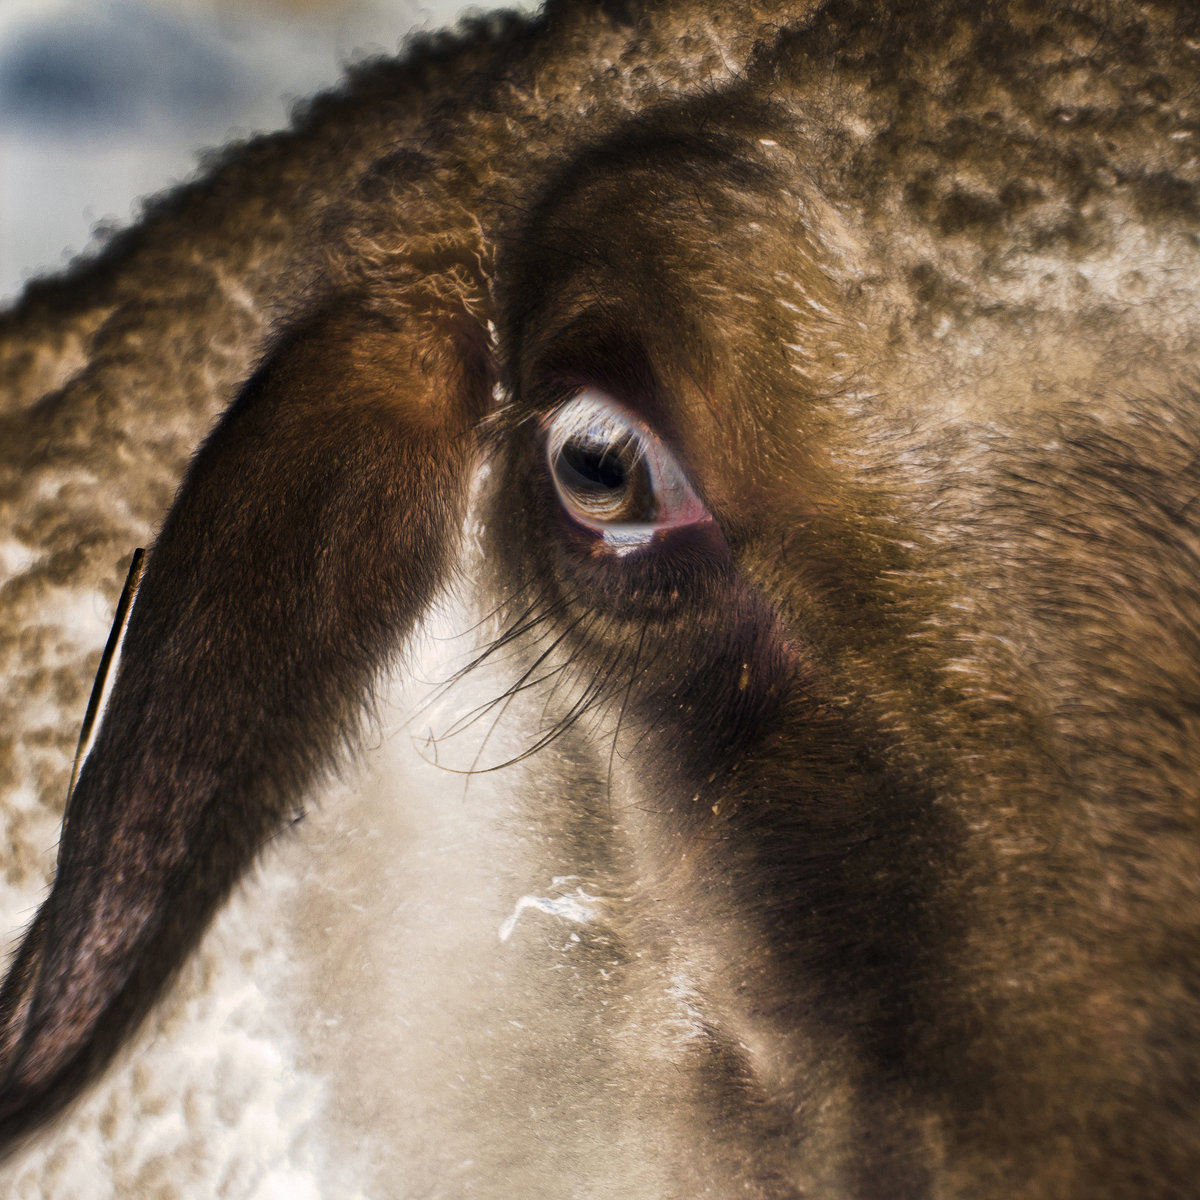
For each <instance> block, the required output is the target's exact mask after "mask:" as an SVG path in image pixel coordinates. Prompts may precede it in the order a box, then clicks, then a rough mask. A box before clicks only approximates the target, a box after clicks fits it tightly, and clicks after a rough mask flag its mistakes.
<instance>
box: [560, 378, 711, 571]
mask: <svg viewBox="0 0 1200 1200" xmlns="http://www.w3.org/2000/svg"><path fill="white" fill-rule="evenodd" d="M546 458H547V463H548V465H549V468H550V476H551V478H552V479H553V480H554V487H555V489H556V491H557V492H558V498H559V501H560V502H561V503H562V506H563V508H564V509H566V511H567V513H569V514H570V516H571V517H573V518H574V519H575V520H576V521H578V522H579V524H581V525H583V526H586V527H587V528H588V529H593V530H595V531H597V532H598V533H601V534H602V535H603V536H604V538H605V540H606V541H607V542H609V543H610V544H613V545H616V546H618V547H626V548H629V549H632V548H635V547H637V546H641V545H646V544H648V543H649V542H650V541H652V540H653V538H654V535H655V534H656V533H659V532H661V531H663V530H667V529H676V528H679V527H680V526H684V525H695V524H697V523H699V522H704V521H711V520H712V517H711V516H710V515H709V512H708V510H707V509H706V508H705V507H704V505H703V503H702V502H701V501H700V499H699V497H698V496H697V495H696V493H695V492H694V491H693V490H692V487H691V484H689V483H688V481H687V479H686V477H685V476H684V474H683V471H682V469H681V468H680V466H679V464H678V463H677V462H676V461H675V459H674V457H673V456H672V455H671V452H670V451H669V450H668V449H667V448H666V447H665V446H664V445H663V444H662V442H661V441H660V440H659V439H658V437H656V436H655V434H654V433H653V432H651V430H650V429H649V428H647V427H646V426H645V425H644V424H642V422H641V421H639V420H638V419H637V418H636V417H635V416H633V415H632V414H631V413H629V412H627V411H626V410H625V409H624V408H622V407H621V405H620V404H618V403H617V402H616V401H615V400H614V399H612V397H611V396H608V395H606V394H605V393H604V392H601V391H598V390H596V389H593V388H588V389H585V390H584V391H582V392H579V393H578V394H577V395H576V396H574V397H573V398H572V399H571V400H568V401H567V403H566V404H564V405H563V406H562V407H561V408H559V409H558V410H557V411H556V412H555V413H554V414H553V415H552V416H551V417H550V419H549V421H548V424H547V430H546Z"/></svg>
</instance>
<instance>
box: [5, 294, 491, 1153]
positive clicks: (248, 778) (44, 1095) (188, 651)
mask: <svg viewBox="0 0 1200 1200" xmlns="http://www.w3.org/2000/svg"><path fill="white" fill-rule="evenodd" d="M413 321H414V326H415V327H414V328H411V329H410V328H404V327H403V325H404V322H403V321H396V320H391V319H385V318H382V317H380V316H377V315H373V314H372V313H370V312H368V311H364V310H360V309H357V308H356V307H355V306H352V305H347V304H343V305H340V306H339V307H338V309H337V310H336V311H335V310H333V309H327V310H326V311H325V312H324V313H323V314H321V315H319V316H317V317H315V318H312V319H310V320H309V321H308V322H306V323H305V324H304V325H303V326H301V327H300V328H297V329H294V330H293V331H292V332H291V334H290V335H289V336H288V337H287V339H286V340H285V341H284V342H283V343H282V344H281V345H280V346H279V347H278V348H277V349H276V351H275V352H274V354H273V355H272V356H271V358H270V360H269V361H268V362H267V364H266V365H265V366H264V367H263V368H262V369H261V370H260V371H259V372H258V373H257V374H256V375H255V376H254V377H253V378H252V379H251V380H250V382H249V383H248V384H247V385H246V386H245V388H244V389H243V391H242V393H241V395H240V397H239V398H238V399H237V401H236V402H235V403H234V404H233V406H232V407H231V408H230V410H229V411H228V412H227V413H226V414H225V416H224V418H223V419H222V420H221V422H220V423H219V425H218V426H217V428H216V429H215V431H214V432H213V433H212V435H211V436H210V437H209V439H208V441H207V442H206V443H205V444H204V446H203V447H202V448H201V450H200V452H199V453H198V455H197V456H196V458H195V460H194V462H193V464H192V467H191V470H190V471H189V473H188V475H187V478H186V480H185V481H184V483H183V486H182V488H181V489H180V492H179V496H178V498H177V500H176V503H175V505H174V507H173V509H172V510H171V512H170V514H169V515H168V517H167V520H166V522H165V524H164V526H163V528H162V531H161V533H160V535H159V538H158V541H157V543H156V545H155V546H154V548H153V550H152V551H151V553H150V556H149V560H148V564H147V566H146V571H145V575H144V578H143V581H142V584H141V588H140V591H139V593H138V597H137V600H136V602H135V604H134V606H133V610H132V613H131V615H130V620H129V625H128V630H127V633H126V637H125V642H124V647H123V651H122V655H121V663H120V668H119V671H118V674H117V678H116V682H115V684H114V686H113V689H112V693H111V697H110V700H109V703H108V707H107V710H106V712H105V716H104V719H103V723H102V725H101V727H100V730H99V733H98V735H97V737H96V740H95V744H94V747H93V749H92V751H91V753H90V755H89V756H88V758H87V760H86V762H85V764H84V766H83V769H82V771H81V772H80V775H79V779H78V783H77V786H76V788H75V791H74V792H73V794H72V796H71V800H70V804H69V809H68V814H67V819H66V820H65V821H64V825H63V834H62V840H61V843H60V848H59V859H58V871H57V876H56V878H55V881H54V885H53V888H52V891H51V893H50V896H49V897H48V899H47V900H46V902H45V903H44V905H43V906H42V908H41V909H40V911H39V912H38V914H37V916H36V918H35V919H34V921H33V923H32V925H31V927H30V930H29V932H28V933H27V935H26V938H25V941H24V943H23V945H22V946H21V948H20V950H19V952H18V954H17V957H16V959H15V961H14V964H13V966H12V968H11V969H10V973H9V976H8V978H7V980H6V982H5V984H4V987H3V991H2V992H0V1067H2V1071H3V1075H2V1079H0V1144H7V1143H9V1142H11V1140H12V1139H13V1138H14V1137H16V1136H18V1135H20V1134H21V1133H22V1132H24V1131H25V1130H27V1129H29V1128H31V1127H32V1126H33V1125H35V1124H37V1123H38V1122H40V1121H41V1120H42V1119H44V1118H45V1117H46V1116H48V1115H50V1114H51V1113H52V1112H54V1111H55V1110H57V1109H58V1108H60V1107H62V1105H63V1104H65V1103H66V1102H67V1101H68V1100H69V1099H71V1097H72V1096H73V1095H74V1094H75V1093H76V1092H78V1090H79V1089H80V1087H81V1086H82V1085H83V1083H84V1082H85V1081H86V1080H87V1079H88V1078H89V1077H90V1076H92V1075H93V1074H95V1073H96V1072H97V1071H98V1070H99V1069H100V1068H101V1067H102V1066H103V1065H104V1064H105V1063H106V1062H107V1060H108V1059H109V1058H110V1057H111V1055H112V1053H113V1051H114V1050H115V1049H116V1047H117V1045H118V1044H119V1042H120V1041H121V1039H122V1038H123V1036H124V1035H125V1034H126V1033H128V1032H129V1030H130V1029H131V1028H132V1026H133V1025H134V1024H135V1023H136V1022H137V1020H138V1019H139V1018H140V1017H141V1016H142V1015H143V1014H144V1013H145V1011H146V1009H147V1008H148V1007H149V1006H150V1004H151V1003H152V1001H153V1000H154V999H155V998H156V997H157V995H158V994H159V993H160V992H161V990H162V988H163V986H164V984H165V983H166V981H167V980H168V979H169V978H170V976H171V974H172V973H173V972H174V971H175V969H176V968H177V967H178V966H179V964H180V963H181V961H182V960H183V958H184V957H185V956H186V955H187V953H188V952H189V950H190V949H191V948H192V947H193V946H194V945H195V943H196V942H197V940H198V939H199V937H200V935H201V933H202V932H203V930H204V928H205V927H206V925H207V924H208V922H209V920H210V918H211V916H212V914H213V911H214V910H215V908H216V906H217V905H218V904H219V903H220V901H221V900H222V899H223V898H224V897H225V896H226V894H227V893H228V892H229V890H230V888H231V887H232V885H233V884H234V883H235V881H236V880H237V879H238V878H239V876H240V875H241V874H242V873H243V871H244V870H245V869H246V867H247V866H248V865H249V863H250V862H251V861H252V859H253V857H254V855H255V852H256V851H257V850H258V848H259V847H260V846H261V845H262V844H263V842H264V841H265V840H266V839H267V838H269V837H270V836H271V834H272V833H273V832H274V831H275V830H277V829H278V828H279V827H280V825H281V823H282V822H284V821H285V820H286V819H287V818H288V816H289V815H291V814H292V813H293V812H294V811H295V810H296V807H297V805H298V803H299V800H300V796H301V794H302V792H303V789H304V788H305V787H306V785H307V784H309V783H310V782H311V781H312V779H313V777H314V775H315V774H316V773H317V772H319V771H320V770H321V769H322V768H323V767H325V766H327V765H328V764H329V763H330V761H331V759H332V758H333V756H334V755H335V754H336V751H337V749H338V748H339V744H340V743H341V742H342V741H344V739H345V738H346V736H347V735H350V734H352V733H353V732H354V729H355V727H356V725H357V723H358V721H359V719H360V716H361V713H362V710H363V706H364V704H365V703H366V702H367V700H368V699H369V693H370V690H371V686H372V682H373V680H374V678H375V677H376V674H377V672H378V671H379V670H380V669H381V668H382V667H383V666H384V665H385V664H386V663H387V661H388V659H389V657H390V656H391V655H392V654H393V653H394V652H395V651H396V649H397V648H398V647H399V646H400V645H401V644H402V642H403V640H404V638H405V636H406V635H407V634H408V633H409V632H410V631H411V629H412V628H413V626H414V623H416V622H417V621H418V619H419V618H420V616H421V614H422V612H423V611H424V609H425V607H426V605H427V604H428V602H429V600H430V599H431V596H432V594H433V593H434V592H435V590H436V589H437V587H438V585H439V582H440V581H441V580H442V579H443V576H444V574H445V572H446V570H447V566H448V563H449V562H450V561H451V557H452V554H453V550H454V543H455V538H456V536H457V533H458V530H459V528H460V525H461V520H462V515H463V508H464V504H465V497H466V492H467V487H468V483H469V474H470V468H471V465H472V461H473V457H474V436H473V428H474V424H475V422H476V421H477V420H478V418H479V416H480V415H481V414H482V411H483V407H484V405H485V404H486V402H487V398H488V397H489V395H490V391H491V380H490V375H489V371H490V368H489V365H488V360H487V352H486V347H485V345H484V341H483V335H482V333H481V332H479V329H478V326H477V324H476V323H474V322H473V321H470V320H469V319H468V318H467V317H465V316H461V317H459V318H455V317H453V316H450V317H445V316H442V317H439V318H438V319H437V321H436V322H435V321H433V320H432V319H421V320H420V321H419V322H418V321H417V319H416V318H413ZM416 326H419V327H416Z"/></svg>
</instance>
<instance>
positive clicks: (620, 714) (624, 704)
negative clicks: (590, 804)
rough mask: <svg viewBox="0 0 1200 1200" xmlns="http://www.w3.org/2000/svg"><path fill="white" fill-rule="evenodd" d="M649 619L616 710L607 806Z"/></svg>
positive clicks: (606, 783)
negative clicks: (622, 730) (619, 740)
mask: <svg viewBox="0 0 1200 1200" xmlns="http://www.w3.org/2000/svg"><path fill="white" fill-rule="evenodd" d="M649 625H650V622H649V619H647V620H645V621H643V622H642V628H641V629H640V630H639V632H638V642H637V649H636V650H635V651H634V655H633V666H632V667H630V669H629V682H628V683H627V684H626V685H625V694H624V695H623V696H622V697H621V707H620V709H618V711H617V727H616V729H614V730H613V736H612V745H611V746H610V747H609V751H608V775H607V778H606V781H605V785H604V793H605V795H606V796H607V797H608V803H609V806H610V807H611V806H612V777H613V760H614V759H615V758H616V755H617V739H618V738H619V737H620V736H621V724H622V722H623V721H624V720H625V711H626V709H627V708H628V707H629V696H630V693H631V692H632V691H633V685H634V682H635V681H636V679H637V673H638V667H639V665H640V664H641V661H642V647H643V646H644V645H645V642H646V630H647V629H648V628H649Z"/></svg>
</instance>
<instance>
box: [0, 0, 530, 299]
mask: <svg viewBox="0 0 1200 1200" xmlns="http://www.w3.org/2000/svg"><path fill="white" fill-rule="evenodd" d="M481 7H482V8H490V7H500V5H496V4H486V3H485V4H479V3H474V4H471V3H466V2H464V0H0V306H3V305H4V304H6V303H8V302H9V301H11V300H12V299H13V297H14V296H15V295H16V293H17V292H18V291H19V290H20V288H21V286H22V285H23V284H24V282H25V281H26V280H28V279H30V278H31V277H32V276H34V275H37V274H42V273H45V272H47V271H53V270H56V269H58V268H60V267H62V266H64V265H65V264H66V263H67V262H68V261H69V260H70V259H71V257H72V256H73V255H74V254H77V253H79V252H80V251H81V250H83V249H84V248H85V247H86V246H87V245H88V243H89V241H90V239H91V234H92V231H93V229H94V228H95V227H96V226H97V225H98V224H112V223H116V224H122V225H123V224H127V223H128V222H129V221H130V220H131V219H133V218H134V217H135V216H136V212H137V202H138V200H139V199H140V198H141V197H144V196H148V195H152V194H153V193H155V192H157V191H160V190H162V189H163V188H164V187H168V186H170V185H171V184H173V183H177V182H180V181H181V180H184V179H186V178H187V177H188V176H189V175H190V174H191V173H192V171H193V169H194V167H195V164H196V159H197V155H198V153H199V152H200V151H201V150H203V149H205V148H206V147H211V146H215V145H220V144H221V143H223V142H225V141H228V140H229V139H230V138H231V137H237V138H240V137H245V136H247V135H248V134H250V133H255V132H259V131H262V130H268V129H276V128H279V127H280V126H282V125H283V124H285V123H286V121H287V119H288V113H289V111H290V109H291V106H292V104H293V103H294V102H295V101H296V100H298V99H302V98H304V97H305V96H308V95H310V94H311V93H313V92H315V91H317V90H319V89H320V88H322V87H328V86H330V85H332V84H334V83H336V82H337V80H338V78H339V76H340V75H341V73H342V70H343V69H344V67H345V65H346V64H348V63H350V62H354V61H357V60H358V59H361V58H364V57H369V56H371V55H377V54H381V53H389V54H391V53H395V51H396V50H397V48H398V47H399V45H400V43H401V41H402V39H403V38H404V36H405V35H406V34H407V33H409V32H411V31H412V30H414V29H419V28H435V29H436V28H440V27H442V26H445V25H449V24H451V23H452V22H453V21H454V20H455V18H456V17H457V16H458V15H459V14H460V13H461V12H463V11H469V10H473V9H474V10H477V9H479V8H481ZM504 7H524V8H532V7H534V5H533V4H532V3H531V2H530V0H526V2H525V3H523V4H518V3H514V2H513V0H510V2H509V3H508V4H506V5H505V6H504Z"/></svg>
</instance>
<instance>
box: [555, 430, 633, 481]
mask: <svg viewBox="0 0 1200 1200" xmlns="http://www.w3.org/2000/svg"><path fill="white" fill-rule="evenodd" d="M558 461H559V464H560V472H559V478H560V479H561V480H562V482H563V483H564V484H566V485H567V486H568V487H571V488H575V489H577V490H580V491H597V490H599V489H601V488H603V489H605V490H606V491H610V492H615V491H619V490H620V489H621V488H623V487H624V486H625V484H626V481H627V479H628V478H629V476H628V472H627V471H626V470H625V464H624V463H623V462H622V461H621V458H620V453H619V447H617V446H614V445H612V443H601V442H583V441H578V442H567V443H566V445H564V446H563V448H562V449H561V450H560V451H559V453H558Z"/></svg>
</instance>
